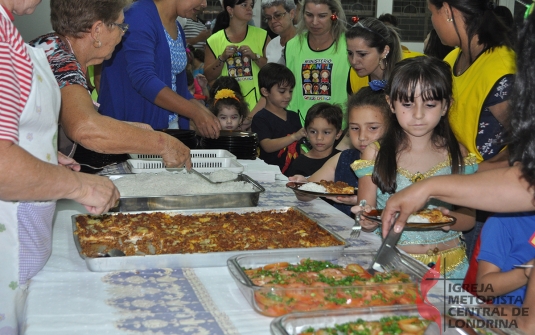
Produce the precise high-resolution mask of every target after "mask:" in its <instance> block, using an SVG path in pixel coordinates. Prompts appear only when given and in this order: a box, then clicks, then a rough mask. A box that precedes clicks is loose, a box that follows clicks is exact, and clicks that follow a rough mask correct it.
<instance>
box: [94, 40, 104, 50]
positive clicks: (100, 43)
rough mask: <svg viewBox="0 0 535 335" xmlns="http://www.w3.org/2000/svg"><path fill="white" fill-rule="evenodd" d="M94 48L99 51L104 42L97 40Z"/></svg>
mask: <svg viewBox="0 0 535 335" xmlns="http://www.w3.org/2000/svg"><path fill="white" fill-rule="evenodd" d="M93 46H94V47H95V48H97V49H98V48H100V47H101V46H102V42H101V41H100V40H95V41H94V42H93Z"/></svg>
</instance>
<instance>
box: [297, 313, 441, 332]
mask: <svg viewBox="0 0 535 335" xmlns="http://www.w3.org/2000/svg"><path fill="white" fill-rule="evenodd" d="M430 323H431V321H429V320H423V319H421V318H420V317H418V316H401V315H400V316H386V317H382V318H380V319H379V320H374V321H366V320H363V319H357V320H356V321H353V322H346V323H342V324H337V325H334V326H333V327H325V328H320V329H314V328H312V327H309V328H306V329H305V330H304V331H302V332H301V333H299V335H337V334H355V335H361V334H362V335H364V334H366V335H368V334H370V335H371V334H385V335H386V334H388V335H394V334H405V335H410V334H415V335H416V334H419V335H421V334H423V333H424V332H425V330H426V329H427V327H428V326H429V324H430Z"/></svg>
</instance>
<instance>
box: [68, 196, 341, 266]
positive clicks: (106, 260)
mask: <svg viewBox="0 0 535 335" xmlns="http://www.w3.org/2000/svg"><path fill="white" fill-rule="evenodd" d="M289 210H295V211H297V212H298V213H300V214H301V215H303V216H304V217H305V218H307V219H309V220H311V221H313V222H314V223H315V224H316V225H318V226H319V228H321V229H323V230H324V231H326V232H327V234H328V235H330V236H332V237H333V238H334V239H335V240H336V241H338V245H335V246H329V247H312V248H307V250H310V251H313V250H343V249H344V248H345V247H346V246H347V245H348V244H347V242H346V241H345V240H344V239H343V238H342V237H341V236H340V235H338V234H337V233H335V232H333V231H332V230H330V229H329V228H327V227H325V226H324V225H322V224H321V223H320V222H318V221H317V220H314V219H313V218H311V217H310V216H308V215H307V214H306V213H305V212H303V211H301V210H300V209H298V208H295V207H272V208H264V207H254V208H227V209H208V210H206V209H190V210H173V211H143V212H128V213H122V214H137V213H153V212H164V213H167V214H171V215H195V214H207V213H227V212H234V213H238V214H246V213H251V212H261V211H277V212H282V213H284V212H286V211H289ZM108 214H109V215H119V214H120V213H108ZM84 215H85V214H77V215H73V216H72V228H73V237H74V242H75V245H76V248H77V250H78V253H79V255H80V257H82V258H83V259H84V260H85V262H86V265H87V268H88V269H89V270H91V271H96V272H103V271H123V270H144V269H150V268H182V267H188V268H196V267H220V266H226V264H227V260H228V259H229V258H230V257H232V256H236V255H239V254H243V253H244V252H247V253H252V254H255V253H262V252H266V251H267V250H239V251H224V252H211V253H189V254H159V255H143V256H117V257H86V256H85V255H84V253H83V251H82V247H81V245H80V241H79V239H78V235H77V234H76V231H77V226H76V219H77V217H79V216H84ZM301 250H302V249H301V248H286V249H270V250H269V254H270V255H272V257H275V256H276V255H277V254H279V253H283V252H285V251H288V252H291V253H293V254H297V253H298V252H299V251H301ZM106 252H107V251H106V250H103V253H106Z"/></svg>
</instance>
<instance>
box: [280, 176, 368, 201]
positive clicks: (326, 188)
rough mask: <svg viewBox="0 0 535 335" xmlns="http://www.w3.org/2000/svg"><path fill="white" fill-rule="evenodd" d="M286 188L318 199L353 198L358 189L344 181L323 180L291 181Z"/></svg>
mask: <svg viewBox="0 0 535 335" xmlns="http://www.w3.org/2000/svg"><path fill="white" fill-rule="evenodd" d="M286 187H288V188H290V189H292V190H293V191H294V192H297V193H302V194H305V195H313V196H316V197H338V196H353V195H355V194H356V192H357V189H356V188H355V187H353V186H351V185H349V184H348V183H346V182H343V181H336V182H334V181H328V180H321V181H320V182H296V181H291V182H288V183H287V184H286Z"/></svg>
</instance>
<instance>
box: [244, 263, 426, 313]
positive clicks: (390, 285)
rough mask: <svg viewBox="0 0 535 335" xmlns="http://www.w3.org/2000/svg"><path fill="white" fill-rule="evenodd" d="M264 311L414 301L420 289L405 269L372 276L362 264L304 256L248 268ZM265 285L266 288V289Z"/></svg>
mask: <svg viewBox="0 0 535 335" xmlns="http://www.w3.org/2000/svg"><path fill="white" fill-rule="evenodd" d="M244 271H245V274H246V275H247V276H248V277H249V279H251V282H252V283H253V284H254V285H257V286H261V287H262V289H259V290H256V291H255V293H254V298H255V302H256V304H257V306H258V308H259V310H260V311H262V313H263V314H265V315H269V316H280V315H283V314H286V313H290V312H294V311H314V310H336V309H342V308H352V307H369V306H390V305H397V304H414V303H416V301H417V298H418V297H419V293H418V292H419V291H418V287H417V285H416V283H414V282H413V281H412V280H411V278H410V277H409V275H407V274H405V273H403V272H401V271H391V272H388V273H386V272H385V273H383V272H377V273H376V274H375V275H373V276H372V275H371V274H370V273H368V272H367V271H366V270H365V269H363V268H362V266H360V265H358V264H348V265H347V266H345V267H343V266H340V265H336V264H333V263H331V262H329V261H317V260H311V259H304V260H302V261H301V262H300V263H299V264H289V263H285V262H282V263H274V264H268V265H266V266H264V267H261V268H255V269H245V270H244ZM264 288H265V289H264Z"/></svg>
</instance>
